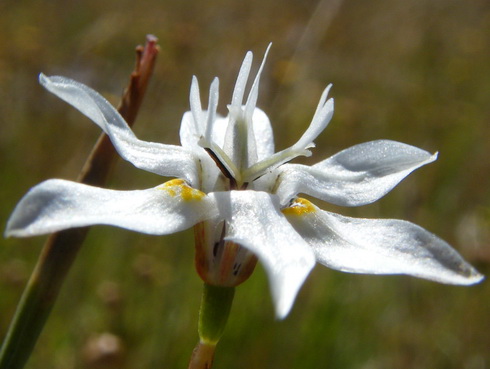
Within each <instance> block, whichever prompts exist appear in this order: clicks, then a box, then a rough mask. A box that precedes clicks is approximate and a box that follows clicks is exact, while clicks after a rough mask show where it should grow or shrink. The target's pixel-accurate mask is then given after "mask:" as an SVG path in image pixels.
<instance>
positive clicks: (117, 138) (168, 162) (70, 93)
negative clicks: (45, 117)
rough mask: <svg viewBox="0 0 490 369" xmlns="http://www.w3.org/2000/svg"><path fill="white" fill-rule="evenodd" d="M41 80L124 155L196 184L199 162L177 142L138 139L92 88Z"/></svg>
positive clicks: (150, 168)
mask: <svg viewBox="0 0 490 369" xmlns="http://www.w3.org/2000/svg"><path fill="white" fill-rule="evenodd" d="M39 81H40V83H41V84H42V85H43V86H44V87H45V88H46V89H47V90H49V91H50V92H52V93H53V94H55V95H56V96H58V97H59V98H60V99H62V100H64V101H66V102H67V103H68V104H70V105H72V106H73V107H74V108H76V109H78V110H79V111H80V112H81V113H83V114H84V115H86V116H87V117H88V118H90V119H91V120H92V121H93V122H94V123H95V124H97V125H98V126H99V127H100V128H102V130H103V131H104V132H105V133H107V135H109V137H110V139H111V141H112V143H113V145H114V147H115V148H116V150H117V152H118V153H119V155H121V157H123V158H124V159H125V160H127V161H129V162H131V163H132V164H133V165H135V166H136V167H138V168H140V169H143V170H146V171H149V172H153V173H156V174H159V175H162V176H170V177H180V178H185V179H186V180H187V181H189V182H190V183H192V184H197V177H198V171H197V163H196V159H195V157H194V156H193V155H192V153H191V151H189V150H187V149H185V148H182V147H180V146H174V145H164V144H160V143H154V142H146V141H141V140H139V139H138V138H137V137H136V136H135V135H134V133H133V132H132V131H131V128H130V127H129V126H128V125H127V123H126V122H125V121H124V119H123V118H122V117H121V115H120V114H119V113H118V112H117V110H116V109H114V107H113V106H112V105H111V104H110V103H109V102H108V101H107V100H106V99H104V98H103V97H102V96H101V95H99V94H98V93H97V92H96V91H94V90H92V89H91V88H89V87H87V86H85V85H83V84H81V83H79V82H76V81H74V80H71V79H69V78H65V77H59V76H54V77H46V76H45V75H43V74H41V75H40V76H39Z"/></svg>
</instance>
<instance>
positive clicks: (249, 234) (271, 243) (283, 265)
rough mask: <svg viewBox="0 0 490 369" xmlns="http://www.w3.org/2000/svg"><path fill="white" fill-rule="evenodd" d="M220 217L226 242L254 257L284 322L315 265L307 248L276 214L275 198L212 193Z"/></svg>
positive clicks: (270, 196)
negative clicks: (250, 253)
mask: <svg viewBox="0 0 490 369" xmlns="http://www.w3.org/2000/svg"><path fill="white" fill-rule="evenodd" d="M210 196H213V197H215V198H216V203H217V204H218V207H219V211H220V216H221V217H223V218H224V219H226V221H227V226H228V229H227V233H226V239H227V240H230V241H233V242H236V243H239V244H240V245H242V246H244V247H246V248H247V249H249V250H250V251H252V252H253V253H255V254H256V255H257V257H258V258H259V260H260V261H261V262H262V263H263V265H264V267H265V269H266V271H267V273H268V276H269V280H270V283H271V290H272V296H273V299H274V303H275V309H276V315H277V317H278V318H284V317H285V316H286V315H287V314H288V313H289V311H290V310H291V307H292V305H293V302H294V299H295V298H296V295H297V293H298V290H299V288H300V287H301V285H302V284H303V282H304V280H305V279H306V277H307V276H308V274H309V272H310V270H311V269H312V268H313V266H314V264H315V258H314V255H313V253H312V251H311V250H310V247H309V246H308V244H307V243H306V242H305V241H304V240H303V239H302V238H301V237H300V236H299V235H298V234H297V233H296V231H295V230H294V229H293V228H292V227H291V226H290V225H289V223H288V222H287V221H286V219H285V218H284V216H283V215H282V214H281V213H280V211H279V201H278V198H277V197H276V196H274V195H270V194H268V193H265V192H256V191H250V190H248V191H231V192H215V193H213V194H210Z"/></svg>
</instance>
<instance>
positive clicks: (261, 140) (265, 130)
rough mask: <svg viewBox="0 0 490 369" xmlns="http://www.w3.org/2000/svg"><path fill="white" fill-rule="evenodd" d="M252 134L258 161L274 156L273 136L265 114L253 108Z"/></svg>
mask: <svg viewBox="0 0 490 369" xmlns="http://www.w3.org/2000/svg"><path fill="white" fill-rule="evenodd" d="M252 122H253V133H254V135H255V147H256V149H257V158H258V160H264V159H266V158H268V157H269V156H271V155H272V154H274V134H273V132H272V126H271V123H270V120H269V117H268V116H267V114H265V113H264V112H263V111H262V110H260V109H259V108H255V109H254V112H253V116H252Z"/></svg>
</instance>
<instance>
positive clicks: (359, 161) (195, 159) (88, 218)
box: [6, 52, 483, 318]
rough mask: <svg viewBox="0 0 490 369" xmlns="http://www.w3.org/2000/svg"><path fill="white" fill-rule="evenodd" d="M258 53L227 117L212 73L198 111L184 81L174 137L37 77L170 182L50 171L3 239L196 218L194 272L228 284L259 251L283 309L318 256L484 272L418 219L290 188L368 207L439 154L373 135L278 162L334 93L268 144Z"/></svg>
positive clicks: (323, 119)
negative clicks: (330, 208)
mask: <svg viewBox="0 0 490 369" xmlns="http://www.w3.org/2000/svg"><path fill="white" fill-rule="evenodd" d="M266 54H267V53H266ZM264 62H265V57H264ZM264 62H263V63H262V65H261V66H260V69H259V71H258V73H257V76H256V78H255V80H254V82H253V84H252V87H251V89H250V92H249V94H248V97H247V100H246V102H245V103H244V102H243V98H244V94H245V86H246V83H247V80H248V77H249V73H250V68H251V65H252V53H251V52H249V53H247V55H246V57H245V60H244V62H243V64H242V67H241V69H240V72H239V75H238V79H237V82H236V86H235V90H234V92H233V97H232V101H231V104H230V105H229V106H228V110H229V114H228V117H226V118H223V117H220V116H219V115H218V114H217V113H216V108H217V105H218V79H215V80H214V81H213V83H212V84H211V88H210V94H209V104H208V109H207V110H203V109H202V108H201V101H200V96H199V87H198V82H197V79H196V78H195V77H194V78H193V79H192V84H191V92H190V105H191V111H190V112H187V113H185V114H184V116H183V119H182V125H181V129H180V138H181V144H182V146H174V145H164V144H160V143H153V142H145V141H141V140H139V139H138V138H137V137H136V136H135V135H134V134H133V132H132V131H131V129H130V128H129V126H128V125H127V124H126V122H125V121H124V120H123V118H122V117H121V116H120V115H119V113H118V112H117V111H116V110H115V109H114V108H113V107H112V106H111V105H110V104H109V103H108V102H107V101H106V100H105V99H104V98H103V97H102V96H100V95H99V94H98V93H97V92H95V91H93V90H92V89H90V88H89V87H87V86H85V85H83V84H81V83H78V82H76V81H73V80H70V79H67V78H64V77H50V78H48V77H46V76H44V75H41V76H40V82H41V84H42V85H43V86H44V87H45V88H47V89H48V90H49V91H50V92H52V93H54V94H55V95H57V96H58V97H59V98H61V99H63V100H65V101H66V102H68V103H69V104H71V105H72V106H74V107H75V108H77V109H78V110H79V111H81V112H82V113H83V114H85V115H86V116H87V117H89V118H90V119H91V120H92V121H93V122H94V123H95V124H97V125H98V126H99V127H100V128H101V129H102V130H103V131H104V132H105V133H107V134H108V135H109V137H110V139H111V140H112V143H113V144H114V146H115V148H116V149H117V151H118V152H119V154H120V155H121V156H122V157H123V158H124V159H126V160H127V161H129V162H131V163H132V164H134V165H135V166H136V167H138V168H140V169H143V170H146V171H150V172H153V173H156V174H159V175H161V176H170V177H176V178H178V179H174V180H171V181H168V182H166V183H164V184H162V185H160V186H157V187H155V188H151V189H147V190H140V191H114V190H107V189H102V188H97V187H91V186H87V185H83V184H79V183H74V182H69V181H65V180H59V179H52V180H48V181H46V182H43V183H41V184H39V185H37V186H35V187H34V188H32V189H31V190H30V191H29V192H28V193H27V194H26V195H25V197H24V198H23V199H22V200H21V201H20V202H19V204H18V205H17V207H16V208H15V210H14V212H13V214H12V216H11V218H10V220H9V221H8V224H7V230H6V236H15V237H27V236H34V235H40V234H45V233H50V232H56V231H60V230H63V229H67V228H73V227H82V226H89V225H94V224H108V225H113V226H117V227H122V228H126V229H130V230H133V231H137V232H143V233H148V234H153V235H164V234H170V233H174V232H177V231H181V230H184V229H187V228H190V227H192V226H196V227H195V230H196V242H197V246H198V247H197V256H196V260H197V269H198V272H199V274H200V275H201V277H203V279H204V280H205V281H206V282H208V283H211V284H220V285H236V284H238V283H240V282H242V281H243V280H244V279H246V278H247V277H248V276H249V275H250V273H251V272H252V270H253V268H254V266H255V262H256V257H257V258H258V259H259V260H260V261H261V262H262V264H263V265H264V267H265V269H266V271H267V273H268V276H269V279H270V283H271V289H272V295H273V299H274V303H275V309H276V314H277V316H278V317H280V318H283V317H285V316H286V315H287V314H288V312H289V311H290V309H291V307H292V304H293V302H294V299H295V297H296V294H297V292H298V290H299V288H300V287H301V285H302V284H303V282H304V280H305V278H306V277H307V275H308V274H309V272H310V270H311V269H312V268H313V266H314V264H315V261H318V262H319V263H321V264H324V265H326V266H328V267H330V268H333V269H337V270H341V271H346V272H353V273H371V274H408V275H412V276H416V277H421V278H426V279H430V280H434V281H437V282H442V283H449V284H462V285H469V284H473V283H477V282H479V281H481V280H482V279H483V276H482V275H480V274H479V273H478V272H477V271H476V270H475V269H474V268H473V267H471V266H470V265H469V264H468V263H466V262H465V261H464V260H463V259H462V258H461V256H460V255H459V254H458V253H457V252H456V251H455V250H453V249H452V248H451V247H450V246H449V245H448V244H447V243H446V242H444V241H442V240H441V239H439V238H437V237H436V236H435V235H433V234H431V233H429V232H428V231H426V230H424V229H422V228H420V227H419V226H417V225H414V224H412V223H409V222H405V221H401V220H381V219H355V218H348V217H344V216H341V215H337V214H334V213H330V212H327V211H324V210H320V209H319V208H317V207H316V206H315V205H313V204H312V203H311V202H309V201H308V200H305V199H303V198H298V197H297V195H298V194H299V193H303V194H307V195H310V196H313V197H316V198H318V199H321V200H325V201H328V202H331V203H333V204H336V205H343V206H359V205H365V204H369V203H371V202H374V201H376V200H378V199H379V198H381V197H383V196H384V195H385V194H386V193H388V192H389V191H390V190H391V189H392V188H393V187H395V186H396V185H397V184H398V183H399V182H400V181H401V180H402V179H403V178H404V177H406V176H407V175H408V174H409V173H411V172H412V171H413V170H415V169H417V168H419V167H421V166H423V165H425V164H428V163H430V162H432V161H434V160H435V159H436V154H434V155H431V154H430V153H428V152H426V151H424V150H421V149H418V148H416V147H413V146H409V145H406V144H403V143H399V142H394V141H387V140H379V141H372V142H367V143H363V144H360V145H356V146H353V147H351V148H349V149H346V150H344V151H342V152H340V153H338V154H336V155H334V156H332V157H330V158H328V159H325V160H323V161H321V162H319V163H317V164H315V165H313V166H305V165H299V164H285V163H287V162H289V161H291V160H292V159H294V158H295V157H297V156H300V155H305V156H309V155H310V154H311V153H310V151H309V149H310V148H312V147H314V143H313V141H314V140H315V139H316V137H317V136H318V135H319V134H320V133H321V132H322V131H323V129H324V128H325V127H326V126H327V124H328V123H329V121H330V119H331V117H332V114H333V100H332V99H328V100H327V94H328V91H329V89H330V86H328V87H327V88H326V89H325V91H324V93H323V95H322V96H321V98H320V102H319V104H318V108H317V109H316V112H315V114H314V115H313V119H312V122H311V123H310V126H309V127H308V129H307V130H306V132H305V133H304V134H303V135H302V136H301V137H300V138H299V140H298V141H297V142H296V143H295V144H294V145H292V146H291V147H289V148H287V149H285V150H283V151H280V152H277V153H275V152H274V142H273V135H272V128H271V125H270V123H269V119H268V118H267V115H266V114H265V113H264V112H263V111H262V110H260V109H258V108H256V102H257V96H258V89H259V79H260V74H261V72H262V69H263V66H264Z"/></svg>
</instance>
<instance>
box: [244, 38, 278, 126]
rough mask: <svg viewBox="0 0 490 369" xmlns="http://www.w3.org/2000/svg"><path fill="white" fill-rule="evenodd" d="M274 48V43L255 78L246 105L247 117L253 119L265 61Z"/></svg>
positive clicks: (267, 51)
mask: <svg viewBox="0 0 490 369" xmlns="http://www.w3.org/2000/svg"><path fill="white" fill-rule="evenodd" d="M271 46H272V43H270V44H269V46H268V47H267V50H266V51H265V54H264V58H263V59H262V64H261V65H260V68H259V71H258V72H257V75H256V76H255V80H254V82H253V84H252V87H251V88H250V92H249V94H248V98H247V103H246V104H245V116H246V117H251V116H252V114H253V111H254V109H255V106H256V105H257V98H258V97H259V84H260V75H261V74H262V71H263V70H264V65H265V61H266V60H267V54H268V53H269V50H270V48H271Z"/></svg>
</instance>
